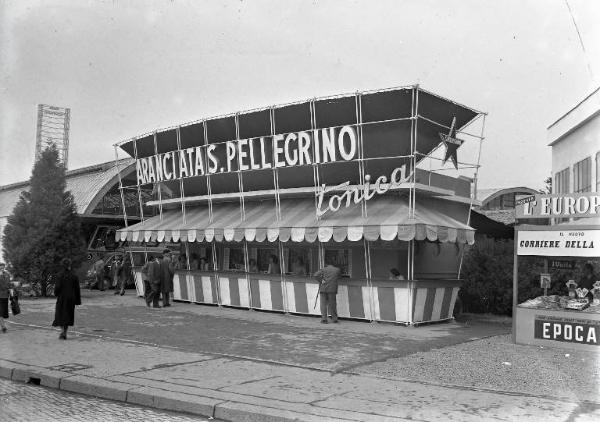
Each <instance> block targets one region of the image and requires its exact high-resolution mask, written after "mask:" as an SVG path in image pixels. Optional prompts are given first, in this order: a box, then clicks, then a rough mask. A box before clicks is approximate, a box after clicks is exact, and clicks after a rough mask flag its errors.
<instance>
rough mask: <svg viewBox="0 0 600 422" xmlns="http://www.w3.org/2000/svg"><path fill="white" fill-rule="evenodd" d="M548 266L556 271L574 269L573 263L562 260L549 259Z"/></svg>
mask: <svg viewBox="0 0 600 422" xmlns="http://www.w3.org/2000/svg"><path fill="white" fill-rule="evenodd" d="M548 266H549V267H550V268H554V269H556V270H573V269H575V261H568V260H564V259H550V260H548Z"/></svg>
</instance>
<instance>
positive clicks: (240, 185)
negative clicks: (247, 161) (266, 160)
mask: <svg viewBox="0 0 600 422" xmlns="http://www.w3.org/2000/svg"><path fill="white" fill-rule="evenodd" d="M235 138H236V140H237V142H238V143H239V142H240V113H236V114H235ZM236 155H237V161H238V168H237V176H238V191H239V194H240V195H239V196H240V198H239V199H240V221H244V220H246V205H245V201H244V178H243V175H242V170H241V168H242V159H241V157H240V155H239V154H236Z"/></svg>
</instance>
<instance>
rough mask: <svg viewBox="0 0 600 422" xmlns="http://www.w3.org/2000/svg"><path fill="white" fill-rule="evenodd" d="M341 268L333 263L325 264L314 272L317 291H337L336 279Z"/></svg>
mask: <svg viewBox="0 0 600 422" xmlns="http://www.w3.org/2000/svg"><path fill="white" fill-rule="evenodd" d="M340 274H341V270H340V269H339V268H338V267H334V266H333V265H327V266H326V267H325V268H323V269H320V270H319V271H317V272H316V273H315V276H314V277H315V278H316V279H317V280H318V281H319V283H320V285H319V292H321V293H337V291H338V279H339V278H340Z"/></svg>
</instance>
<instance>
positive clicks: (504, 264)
mask: <svg viewBox="0 0 600 422" xmlns="http://www.w3.org/2000/svg"><path fill="white" fill-rule="evenodd" d="M513 265H514V243H513V240H497V239H490V238H482V239H478V240H477V241H476V242H475V244H474V245H473V246H471V247H469V250H468V251H467V252H466V253H465V257H464V261H463V267H462V278H463V280H464V281H463V284H462V287H461V289H460V293H459V296H460V299H461V303H462V308H463V309H462V310H463V311H465V312H473V313H492V314H497V315H511V314H512V295H513ZM518 265H519V271H518V274H519V275H518V277H519V283H518V285H519V293H518V300H517V301H518V303H522V302H525V301H526V300H528V299H533V298H535V297H537V296H541V295H542V294H543V290H542V289H541V288H540V274H541V273H543V272H548V273H550V275H551V277H552V283H551V285H550V286H551V287H550V289H549V290H548V294H549V295H554V294H558V295H562V296H564V295H566V294H567V293H568V292H567V289H566V286H565V283H566V282H567V280H569V279H575V280H578V279H579V277H580V274H581V270H580V268H579V266H578V267H576V268H575V269H574V270H571V271H563V270H553V269H550V270H548V271H544V258H543V257H536V256H520V257H519V259H518Z"/></svg>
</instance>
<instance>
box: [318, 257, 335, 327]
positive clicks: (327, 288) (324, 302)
mask: <svg viewBox="0 0 600 422" xmlns="http://www.w3.org/2000/svg"><path fill="white" fill-rule="evenodd" d="M335 264H336V263H335V262H330V263H329V264H327V265H326V266H325V267H324V268H322V269H320V270H319V271H317V272H316V273H315V275H314V277H315V278H316V279H317V281H318V282H319V298H320V302H321V303H320V304H321V324H327V315H328V314H331V322H333V323H337V322H338V316H337V301H336V295H337V291H338V280H339V278H340V275H341V270H340V269H339V268H338V267H336V265H335Z"/></svg>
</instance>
